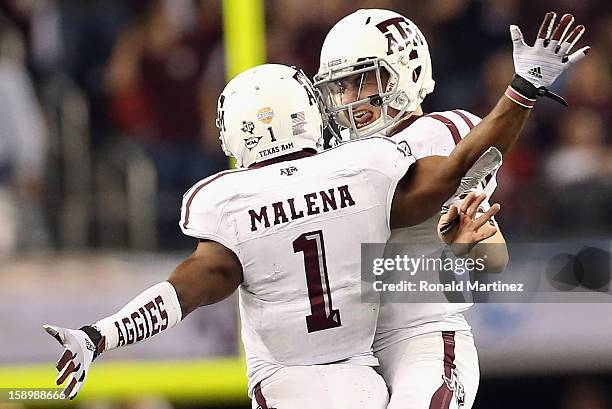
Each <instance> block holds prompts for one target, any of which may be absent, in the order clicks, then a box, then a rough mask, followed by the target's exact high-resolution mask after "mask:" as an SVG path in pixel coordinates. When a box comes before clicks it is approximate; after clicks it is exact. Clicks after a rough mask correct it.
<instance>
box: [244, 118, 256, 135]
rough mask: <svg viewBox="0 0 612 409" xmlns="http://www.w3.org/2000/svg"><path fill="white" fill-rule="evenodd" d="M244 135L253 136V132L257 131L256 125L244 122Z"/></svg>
mask: <svg viewBox="0 0 612 409" xmlns="http://www.w3.org/2000/svg"><path fill="white" fill-rule="evenodd" d="M240 129H241V130H242V132H244V133H250V134H251V135H253V130H254V129H255V124H254V123H253V122H251V121H242V128H240Z"/></svg>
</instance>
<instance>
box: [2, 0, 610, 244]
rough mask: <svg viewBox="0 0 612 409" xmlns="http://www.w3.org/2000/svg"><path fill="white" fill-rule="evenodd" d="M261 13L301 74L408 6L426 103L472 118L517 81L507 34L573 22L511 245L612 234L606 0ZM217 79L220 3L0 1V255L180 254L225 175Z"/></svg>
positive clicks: (512, 194)
mask: <svg viewBox="0 0 612 409" xmlns="http://www.w3.org/2000/svg"><path fill="white" fill-rule="evenodd" d="M265 6H266V27H267V37H266V42H267V55H268V61H269V62H282V63H285V64H294V65H297V66H299V67H302V68H303V69H304V70H305V72H306V73H307V74H308V75H311V76H312V75H313V74H314V73H315V72H316V70H317V68H318V60H319V58H318V54H319V50H320V46H321V44H322V42H323V39H324V37H325V34H326V32H327V31H328V30H329V28H330V27H331V26H332V25H333V24H334V22H336V21H337V20H338V19H339V18H341V17H342V16H344V15H346V14H348V13H350V12H351V11H353V10H355V9H358V8H360V7H381V8H390V9H393V10H396V11H398V12H400V13H403V14H404V15H406V16H408V17H409V18H411V19H412V20H413V21H415V22H416V23H417V24H418V25H419V27H421V29H422V30H423V32H424V33H425V35H426V37H427V40H428V42H429V46H430V50H431V54H432V59H433V68H434V78H435V80H436V89H435V91H434V93H433V94H432V95H430V96H428V98H427V99H426V101H425V103H424V109H425V111H426V112H433V111H438V110H448V109H456V108H463V109H468V110H470V111H472V112H474V113H476V114H478V115H481V116H483V115H485V114H486V113H487V112H488V110H489V109H490V108H491V107H492V106H493V104H494V103H495V102H496V100H497V98H498V97H499V96H500V95H501V93H502V92H503V90H504V88H505V86H506V85H507V83H508V81H509V79H510V78H511V77H512V74H513V68H512V57H511V42H510V41H509V38H508V37H509V36H508V31H507V30H508V26H509V24H511V23H516V24H518V25H519V26H520V27H523V28H524V32H525V33H524V34H525V36H526V38H527V39H532V38H534V36H535V33H536V31H537V29H538V26H539V23H540V16H541V15H543V13H544V12H546V11H547V10H549V9H555V10H557V11H558V12H559V13H563V12H572V13H573V14H574V15H575V16H576V21H577V23H581V24H585V25H586V27H587V32H586V35H585V36H584V37H583V40H582V43H583V44H591V45H592V46H593V50H592V53H591V54H590V55H589V58H587V59H585V60H584V61H583V62H582V63H581V64H579V65H578V66H576V67H575V69H573V70H571V71H570V72H569V73H568V74H567V75H565V76H564V77H563V78H561V79H560V80H559V81H558V84H557V85H556V86H555V91H557V92H559V93H560V94H561V95H564V96H565V97H566V98H567V99H568V100H569V101H570V104H571V106H570V108H569V109H566V108H563V107H562V106H561V105H558V104H556V103H554V102H553V101H550V100H546V101H541V102H540V103H539V104H538V107H537V109H536V110H535V111H534V114H533V115H532V118H531V120H530V121H529V124H528V126H527V129H525V131H524V133H523V136H522V137H521V140H520V143H519V144H518V146H517V147H516V149H515V150H514V151H513V152H512V153H511V154H510V155H508V156H507V158H505V164H504V166H503V170H502V172H501V175H500V177H499V188H498V190H497V193H496V195H495V196H494V200H496V201H499V202H500V203H502V205H503V210H502V212H501V215H500V217H499V219H500V221H501V225H502V228H503V230H504V233H505V234H506V235H507V236H508V237H509V238H517V237H520V238H529V239H534V238H536V237H540V238H541V237H544V238H546V237H551V236H552V237H554V236H557V235H560V234H563V235H564V236H567V235H582V236H584V235H599V236H601V235H605V234H606V233H608V232H609V231H610V230H611V228H612V222H611V221H612V206H610V205H609V203H611V202H612V200H611V199H612V183H611V182H610V180H611V178H610V176H611V175H612V150H611V143H612V139H611V136H610V134H609V132H608V130H609V129H610V126H611V125H612V123H611V118H610V113H611V110H610V108H611V101H612V79H611V72H612V70H611V66H610V64H611V63H610V58H609V55H610V53H611V52H612V11H611V10H610V9H611V7H610V3H609V2H606V1H603V0H582V1H580V2H575V1H570V0H562V1H555V2H554V4H553V3H551V2H548V1H533V0H498V1H467V0H429V1H391V0H376V1H346V0H325V1H323V0H317V1H300V0H269V1H266V2H265ZM225 82H226V78H225V67H224V50H223V26H222V17H221V4H220V1H219V0H207V1H193V0H166V1H162V0H155V1H154V0H121V1H118V0H117V1H112V2H109V1H103V0H88V1H77V0H2V1H0V99H1V102H2V103H1V104H0V106H2V107H3V109H2V110H1V111H0V135H1V137H0V223H1V224H2V225H3V226H4V228H3V229H2V231H1V232H0V252H2V253H5V254H10V253H11V252H14V251H16V250H17V249H19V250H27V249H41V248H42V249H45V248H52V249H58V248H59V249H62V248H90V247H102V248H134V249H162V250H165V249H176V248H185V246H189V245H190V244H189V243H187V242H186V241H185V239H183V238H182V237H181V234H180V232H179V230H178V229H177V228H176V222H177V219H178V216H179V210H178V209H179V206H180V199H181V195H182V193H183V192H184V191H185V190H186V189H187V188H188V187H189V186H191V184H193V183H194V182H195V181H197V180H199V179H201V178H203V177H205V176H207V175H209V174H211V173H214V172H216V171H218V170H221V169H223V168H226V167H227V160H226V158H225V157H224V156H223V155H222V153H221V149H220V147H219V143H218V140H217V138H218V133H217V130H216V128H215V126H214V118H215V109H216V99H217V95H218V94H219V92H220V91H221V89H222V88H223V86H224V84H225ZM587 209H588V210H587ZM23 226H28V227H27V229H24V228H23Z"/></svg>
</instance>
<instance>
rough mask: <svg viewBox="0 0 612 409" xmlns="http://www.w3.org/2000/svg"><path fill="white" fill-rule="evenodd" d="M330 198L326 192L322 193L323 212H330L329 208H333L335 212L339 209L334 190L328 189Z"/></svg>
mask: <svg viewBox="0 0 612 409" xmlns="http://www.w3.org/2000/svg"><path fill="white" fill-rule="evenodd" d="M327 191H328V192H329V196H328V195H327V193H325V191H324V190H322V191H320V192H319V194H320V195H321V200H323V211H324V212H329V208H330V207H331V208H332V209H333V210H337V209H338V205H337V204H336V196H334V189H328V190H327Z"/></svg>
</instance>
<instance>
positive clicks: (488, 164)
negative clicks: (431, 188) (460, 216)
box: [453, 146, 503, 198]
mask: <svg viewBox="0 0 612 409" xmlns="http://www.w3.org/2000/svg"><path fill="white" fill-rule="evenodd" d="M502 162H503V159H502V154H501V152H500V151H499V150H498V149H497V148H496V147H494V146H493V147H490V148H489V149H488V150H487V151H486V152H485V153H483V154H482V155H481V156H480V158H478V159H477V160H476V162H474V164H473V165H472V167H471V168H470V170H468V171H467V173H466V174H465V176H463V177H462V178H461V182H460V183H459V187H458V188H457V191H456V192H455V194H454V195H453V197H457V198H460V197H462V196H463V195H464V194H466V193H467V192H469V191H470V190H474V189H476V188H477V187H478V185H480V182H482V181H483V180H484V179H485V177H487V176H489V175H490V174H493V173H495V172H496V171H497V169H499V167H500V166H501V165H502Z"/></svg>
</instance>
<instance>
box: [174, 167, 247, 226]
mask: <svg viewBox="0 0 612 409" xmlns="http://www.w3.org/2000/svg"><path fill="white" fill-rule="evenodd" d="M245 170H249V169H238V170H224V171H222V172H219V173H217V174H216V175H215V176H213V177H211V178H210V179H208V180H207V181H206V182H204V183H202V184H201V185H200V186H198V187H196V188H195V189H194V191H193V192H191V196H189V200H187V205H186V206H185V221H184V222H183V228H184V229H186V228H187V224H188V223H189V212H190V210H189V207H190V206H191V202H193V199H194V198H195V196H196V195H197V194H198V192H199V191H200V190H202V188H203V187H204V186H207V185H208V184H210V183H212V182H214V181H215V180H217V179H219V178H220V177H221V176H225V175H227V174H229V173H236V172H242V171H245Z"/></svg>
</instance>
